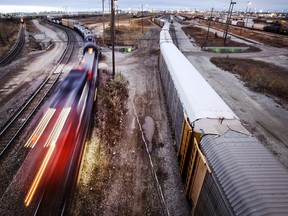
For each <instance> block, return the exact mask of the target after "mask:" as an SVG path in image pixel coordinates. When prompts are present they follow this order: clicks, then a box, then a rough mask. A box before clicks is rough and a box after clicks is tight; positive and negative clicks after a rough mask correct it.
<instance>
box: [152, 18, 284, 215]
mask: <svg viewBox="0 0 288 216" xmlns="http://www.w3.org/2000/svg"><path fill="white" fill-rule="evenodd" d="M156 22H158V23H159V24H160V25H162V26H164V27H163V29H162V30H161V33H160V56H159V69H160V78H161V82H162V86H163V89H164V94H165V97H166V101H167V106H168V107H167V109H168V113H169V115H170V120H171V128H172V133H173V134H174V136H173V137H174V139H175V143H176V148H177V152H178V158H179V166H180V168H179V169H180V173H181V176H182V179H183V182H184V184H185V193H186V196H187V198H188V199H189V200H190V201H191V203H192V215H201V216H203V215H207V216H208V215H221V216H223V215H288V170H287V168H286V167H284V166H283V165H282V164H280V162H279V161H278V160H277V159H276V158H275V157H274V156H273V154H272V153H271V152H269V151H268V149H267V148H265V147H264V146H263V145H262V144H261V143H260V142H259V141H258V140H257V139H256V138H255V137H253V135H251V134H250V133H249V131H247V130H246V129H245V127H244V126H243V125H242V124H241V122H240V120H239V118H238V117H237V116H236V114H235V113H234V112H233V111H232V110H231V109H230V108H229V107H228V105H227V104H226V103H225V102H224V101H223V100H222V99H221V97H220V96H219V95H218V94H217V93H216V92H215V91H214V90H213V88H212V87H211V86H210V85H209V84H208V83H207V81H206V80H205V79H204V78H203V77H202V76H201V75H200V73H199V72H198V71H197V69H196V68H195V67H194V66H193V65H192V64H191V63H190V62H189V61H188V60H187V59H186V57H185V56H184V55H183V54H182V53H181V52H180V51H179V50H178V48H177V47H176V46H175V45H174V44H173V42H172V39H171V36H170V34H169V23H165V22H163V20H162V21H161V20H157V21H156Z"/></svg>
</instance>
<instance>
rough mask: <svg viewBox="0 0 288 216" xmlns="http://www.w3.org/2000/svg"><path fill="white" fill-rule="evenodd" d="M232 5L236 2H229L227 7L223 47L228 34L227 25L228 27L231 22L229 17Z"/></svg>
mask: <svg viewBox="0 0 288 216" xmlns="http://www.w3.org/2000/svg"><path fill="white" fill-rule="evenodd" d="M234 4H236V2H233V1H232V0H231V2H230V5H229V11H228V15H227V20H226V26H225V31H224V45H225V44H226V40H227V34H228V29H229V25H230V22H231V16H232V11H233V6H234Z"/></svg>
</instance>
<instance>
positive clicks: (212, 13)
mask: <svg viewBox="0 0 288 216" xmlns="http://www.w3.org/2000/svg"><path fill="white" fill-rule="evenodd" d="M212 14H213V7H212V9H211V14H210V19H209V24H208V30H207V35H206V40H207V39H208V36H209V29H210V23H211V19H212Z"/></svg>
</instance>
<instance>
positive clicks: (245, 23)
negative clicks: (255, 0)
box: [240, 2, 251, 35]
mask: <svg viewBox="0 0 288 216" xmlns="http://www.w3.org/2000/svg"><path fill="white" fill-rule="evenodd" d="M250 4H251V2H248V3H247V6H246V10H245V14H244V19H243V21H244V25H243V26H242V25H241V29H240V35H241V34H242V27H244V26H245V27H247V22H248V18H247V19H246V22H245V17H246V16H247V10H248V5H250Z"/></svg>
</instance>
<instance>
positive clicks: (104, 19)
mask: <svg viewBox="0 0 288 216" xmlns="http://www.w3.org/2000/svg"><path fill="white" fill-rule="evenodd" d="M104 1H105V0H102V15H103V17H102V18H103V46H104V45H105V15H104Z"/></svg>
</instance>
